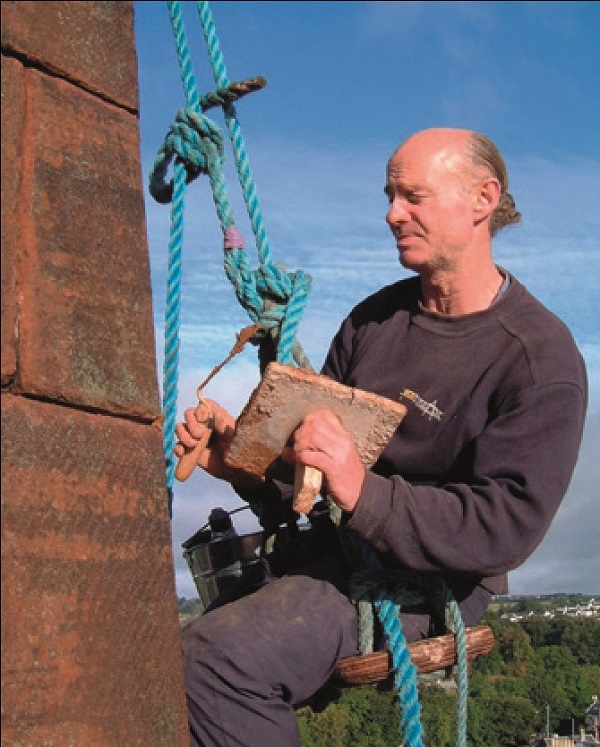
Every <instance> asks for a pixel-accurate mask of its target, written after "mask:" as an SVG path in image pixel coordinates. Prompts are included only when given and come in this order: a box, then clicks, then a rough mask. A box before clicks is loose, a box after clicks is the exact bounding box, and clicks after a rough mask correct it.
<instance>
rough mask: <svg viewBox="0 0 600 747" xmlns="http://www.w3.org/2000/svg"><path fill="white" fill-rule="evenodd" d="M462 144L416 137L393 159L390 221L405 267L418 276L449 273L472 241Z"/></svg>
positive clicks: (389, 170) (389, 175) (389, 187)
mask: <svg viewBox="0 0 600 747" xmlns="http://www.w3.org/2000/svg"><path fill="white" fill-rule="evenodd" d="M462 151H463V148H462V143H460V142H452V141H451V142H450V143H448V140H447V139H446V140H445V141H443V140H441V137H440V136H439V135H438V136H435V135H431V134H426V135H417V136H415V137H413V138H411V139H410V140H408V141H407V142H406V143H405V144H404V145H402V146H401V147H400V148H399V149H398V150H397V151H396V152H395V153H394V154H393V156H392V157H391V158H390V160H389V163H388V168H387V183H386V187H385V192H386V194H387V196H388V199H389V209H388V212H387V215H386V221H387V223H388V225H389V227H390V229H391V231H392V233H393V234H394V237H395V239H396V246H397V247H398V252H399V259H400V262H401V264H402V265H403V266H404V267H406V268H408V269H411V270H414V271H415V272H419V273H422V272H434V271H436V270H447V271H451V270H452V268H453V267H454V266H456V263H457V261H459V260H460V257H461V255H462V254H464V252H465V251H467V250H468V248H469V246H470V243H471V241H472V238H473V227H474V220H473V212H472V209H471V208H472V201H471V198H472V195H471V191H470V190H469V188H468V186H469V173H470V172H469V169H468V167H467V165H466V161H465V158H464V156H463V155H462Z"/></svg>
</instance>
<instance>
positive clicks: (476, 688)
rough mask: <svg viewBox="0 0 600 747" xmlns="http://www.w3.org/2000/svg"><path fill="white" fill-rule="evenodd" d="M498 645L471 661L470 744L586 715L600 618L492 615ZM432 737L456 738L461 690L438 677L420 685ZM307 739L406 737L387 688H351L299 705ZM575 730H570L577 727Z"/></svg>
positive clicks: (445, 746)
mask: <svg viewBox="0 0 600 747" xmlns="http://www.w3.org/2000/svg"><path fill="white" fill-rule="evenodd" d="M483 622H485V624H488V625H490V627H491V628H492V630H493V632H494V638H495V645H494V648H493V650H492V651H491V652H490V654H488V655H487V656H484V657H481V658H480V659H477V660H476V661H474V662H472V664H471V673H470V677H469V704H468V727H467V730H468V744H469V747H517V745H524V744H529V743H530V739H531V736H532V734H533V733H535V732H537V733H545V730H546V715H547V710H546V709H547V708H549V715H550V728H551V730H552V731H558V729H559V726H560V724H561V722H562V723H563V724H564V723H568V724H570V723H571V718H575V719H576V720H577V719H582V718H583V714H584V712H585V710H586V708H587V707H588V706H589V704H590V703H591V701H592V698H593V696H594V695H595V694H597V693H599V692H600V623H599V622H598V620H590V619H583V620H580V619H573V618H568V617H559V618H554V619H551V618H549V617H537V618H536V617H528V618H527V620H526V621H524V622H522V623H514V622H509V621H507V620H504V619H501V618H500V616H499V614H493V613H492V614H489V613H488V615H486V618H485V620H484V621H483ZM419 696H420V702H421V722H422V726H423V734H424V742H425V744H427V745H428V747H429V746H433V747H455V745H456V695H455V694H454V693H453V692H447V691H446V690H444V689H443V688H441V687H437V686H435V685H429V686H423V683H421V684H420V687H419ZM298 717H299V719H298V720H299V724H300V734H301V744H302V747H323V746H324V745H326V747H390V745H398V744H400V731H399V723H400V712H399V707H398V704H397V702H396V699H395V693H394V692H393V690H392V689H391V687H390V686H388V687H387V688H382V687H375V686H363V687H353V688H346V689H345V690H343V691H342V694H341V696H340V697H339V698H338V699H337V700H336V701H335V702H330V703H329V704H328V705H327V706H326V707H323V708H321V709H320V710H313V709H312V708H310V707H306V708H304V709H301V710H300V711H298ZM569 733H570V732H569Z"/></svg>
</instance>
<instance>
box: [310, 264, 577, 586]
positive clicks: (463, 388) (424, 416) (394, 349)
mask: <svg viewBox="0 0 600 747" xmlns="http://www.w3.org/2000/svg"><path fill="white" fill-rule="evenodd" d="M419 298H420V280H419V278H418V277H414V278H409V279H407V280H401V281H399V282H397V283H394V284H393V285H390V286H387V287H385V288H383V289H381V290H380V291H378V292H376V293H375V294H373V295H372V296H370V297H369V298H367V299H365V300H364V301H362V302H361V303H360V304H358V305H357V306H356V307H355V308H354V309H353V310H352V312H351V313H350V314H349V316H348V317H347V318H346V319H345V321H344V322H343V323H342V325H341V326H340V329H339V331H338V333H337V335H336V336H335V338H334V340H333V342H332V344H331V348H330V350H329V353H328V356H327V359H326V361H325V364H324V367H323V369H322V373H324V374H325V375H327V376H330V377H331V378H333V379H335V380H337V381H340V382H343V383H344V384H347V385H349V386H352V387H358V388H360V389H364V390H367V391H371V392H375V393H376V394H379V395H382V396H385V397H389V398H391V399H396V400H400V401H401V402H404V403H405V404H406V406H407V408H408V412H407V415H406V417H405V419H404V421H403V422H402V424H401V426H400V428H399V429H398V431H397V432H396V434H395V436H394V437H393V438H392V440H391V442H390V443H389V445H388V447H387V448H386V449H385V451H384V452H383V454H382V455H381V458H380V459H379V460H378V462H377V463H376V464H375V465H374V467H373V468H372V469H371V470H370V471H369V472H368V473H367V476H366V479H365V482H364V485H363V488H362V492H361V496H360V501H359V503H358V506H357V508H356V510H355V511H354V513H353V514H352V515H351V516H348V517H346V522H345V527H346V530H347V531H352V532H355V533H356V534H357V535H359V536H360V537H362V538H364V539H365V540H368V542H369V543H370V544H371V545H372V546H373V547H374V548H375V549H376V550H377V552H378V553H379V556H380V559H381V560H382V561H383V563H384V564H385V565H386V566H387V567H397V568H409V569H412V570H415V571H420V572H426V573H427V572H433V573H434V574H437V573H441V574H442V575H443V576H444V578H445V579H446V580H447V582H448V583H449V584H450V586H451V587H452V586H454V585H455V584H456V583H459V584H460V583H461V581H466V582H467V583H472V582H475V583H481V584H482V585H483V586H485V587H486V588H487V589H488V590H490V591H491V592H492V593H494V594H501V593H505V592H506V591H507V582H506V573H507V572H508V571H510V570H512V569H514V568H516V567H517V566H519V565H520V564H521V563H523V561H524V560H525V559H526V558H527V557H528V556H529V555H530V554H531V553H532V552H533V550H535V548H536V547H537V546H538V544H539V543H540V542H541V540H542V538H543V537H544V535H545V533H546V531H547V530H548V527H549V526H550V523H551V521H552V519H553V518H554V516H555V514H556V511H557V509H558V507H559V505H560V502H561V500H562V498H563V497H564V495H565V492H566V490H567V487H568V485H569V481H570V479H571V476H572V473H573V470H574V467H575V464H576V460H577V454H578V451H579V446H580V443H581V437H582V431H583V424H584V418H585V411H586V405H587V380H586V373H585V366H584V363H583V360H582V357H581V355H580V353H579V351H578V350H577V347H576V345H575V343H574V341H573V338H572V336H571V334H570V332H569V330H568V329H567V327H566V326H565V325H564V324H563V323H562V322H561V321H560V320H559V319H558V318H557V317H556V316H555V315H553V314H552V313H551V312H550V311H549V310H547V309H546V308H545V307H544V306H542V305H541V304H540V303H539V302H538V301H537V300H536V299H535V298H534V297H533V296H532V295H531V294H530V293H529V292H528V291H527V290H526V288H525V287H524V286H523V285H522V284H521V283H519V282H518V280H516V279H515V278H511V283H510V286H509V288H508V290H507V291H506V292H505V293H504V295H503V296H502V297H501V298H500V299H499V300H498V301H497V302H496V303H495V304H494V305H493V306H491V307H490V308H489V309H487V310H486V311H482V312H478V313H475V314H468V315H465V316H461V317H447V316H442V315H437V314H432V313H428V312H426V311H424V310H423V309H422V308H421V306H420V303H419Z"/></svg>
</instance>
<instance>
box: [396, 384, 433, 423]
mask: <svg viewBox="0 0 600 747" xmlns="http://www.w3.org/2000/svg"><path fill="white" fill-rule="evenodd" d="M399 399H401V400H402V399H407V400H408V401H409V402H412V403H413V405H415V407H416V408H417V409H419V410H420V411H421V414H422V415H426V416H427V417H428V418H429V420H441V419H442V415H443V414H444V413H443V412H442V411H441V410H440V408H439V407H438V406H437V400H435V399H434V400H433V402H427V401H426V400H424V399H423V397H420V396H419V395H418V394H417V393H416V392H413V390H412V389H404V390H403V391H402V392H401V393H400V397H399Z"/></svg>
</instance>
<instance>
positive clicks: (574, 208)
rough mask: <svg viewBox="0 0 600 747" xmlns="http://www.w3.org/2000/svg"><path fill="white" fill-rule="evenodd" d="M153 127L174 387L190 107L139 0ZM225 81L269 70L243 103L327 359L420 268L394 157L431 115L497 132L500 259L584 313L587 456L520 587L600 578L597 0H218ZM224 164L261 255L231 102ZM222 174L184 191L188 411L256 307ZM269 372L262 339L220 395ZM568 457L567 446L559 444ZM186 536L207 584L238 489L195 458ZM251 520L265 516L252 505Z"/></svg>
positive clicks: (309, 324)
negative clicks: (399, 202) (393, 208)
mask: <svg viewBox="0 0 600 747" xmlns="http://www.w3.org/2000/svg"><path fill="white" fill-rule="evenodd" d="M181 6H182V10H183V15H184V19H185V23H186V30H187V35H188V40H189V44H190V50H191V55H192V61H193V69H194V75H195V78H196V82H197V86H198V89H199V91H200V93H205V92H208V91H211V90H214V88H215V84H214V81H213V77H212V71H211V67H210V61H209V56H208V52H207V50H206V47H205V46H204V41H203V37H202V31H201V27H200V23H199V20H198V15H197V12H196V3H194V2H183V3H181ZM134 8H135V27H136V45H137V54H138V66H139V92H140V110H141V117H140V135H141V147H142V167H143V178H144V187H145V200H146V215H147V231H148V244H149V250H150V261H151V271H152V288H153V304H154V315H155V326H156V343H157V369H158V371H157V373H158V377H159V386H160V387H162V361H163V350H164V313H165V298H166V285H167V279H166V278H167V267H168V264H167V263H168V246H169V230H170V226H169V221H170V206H168V205H167V206H165V205H159V204H157V203H156V202H155V201H154V200H153V198H152V197H151V196H150V195H149V193H148V190H147V187H146V185H147V183H148V176H149V173H150V171H151V169H152V165H153V163H154V160H155V158H156V156H157V154H158V152H159V149H160V148H161V146H162V144H163V141H164V137H165V135H166V133H167V131H168V129H169V127H170V125H171V123H172V122H173V121H174V119H175V115H176V112H177V110H178V109H179V108H181V107H184V106H185V104H186V97H185V90H184V87H183V84H182V82H181V78H180V74H179V67H178V61H177V52H176V48H175V43H174V40H173V34H172V31H171V27H170V21H169V16H168V12H167V4H166V3H165V2H135V3H134ZM211 9H212V13H213V20H214V23H215V26H216V31H217V37H218V40H219V44H220V48H221V51H222V52H223V55H224V59H225V65H226V70H227V74H228V77H229V79H230V80H231V81H239V80H243V79H246V78H252V77H255V76H258V75H262V76H264V77H265V78H266V79H267V86H266V88H264V89H263V90H262V91H260V92H257V93H254V94H252V95H249V96H247V97H245V98H244V99H242V100H241V101H240V102H238V103H237V105H236V110H237V114H238V119H239V122H240V125H241V130H242V134H243V137H244V140H245V144H246V150H247V154H248V157H249V161H250V165H251V168H252V173H253V178H254V182H255V184H256V189H257V194H258V199H259V206H260V210H261V212H262V215H263V218H264V222H265V227H266V232H267V236H268V239H269V246H270V249H271V254H272V257H273V260H274V261H276V262H281V263H282V264H283V265H284V266H285V268H286V269H287V270H289V271H294V270H303V271H304V272H306V273H308V274H309V275H310V276H311V278H312V289H311V293H310V296H309V300H308V303H307V306H306V309H305V311H304V312H303V315H302V321H301V324H300V328H299V331H298V338H297V339H298V341H299V342H300V344H301V345H302V347H303V349H304V351H305V352H306V354H307V355H308V357H309V359H310V361H311V362H312V364H313V366H314V367H315V368H319V367H320V365H321V363H322V361H323V359H324V356H325V354H326V351H327V347H328V344H329V341H330V338H331V336H332V335H333V334H334V332H335V331H336V329H337V327H338V325H339V323H340V321H341V320H342V318H343V316H345V314H346V313H347V312H348V311H349V310H350V308H351V307H352V306H353V305H354V304H355V303H356V302H357V301H359V300H360V299H361V298H362V297H364V296H365V295H366V294H367V293H370V292H372V291H373V290H375V289H376V288H378V287H380V286H382V285H384V284H387V283H389V282H391V281H393V280H395V279H397V278H399V277H402V276H404V275H405V274H406V273H405V271H404V270H403V269H402V268H401V267H400V265H399V264H398V262H397V253H396V250H395V245H394V242H393V240H392V237H391V234H390V233H389V230H388V229H387V226H386V224H385V220H384V216H385V210H386V199H385V197H384V195H383V185H384V178H385V164H386V161H387V159H388V157H389V155H390V154H391V152H392V151H393V150H394V149H395V147H396V146H397V145H398V144H399V143H400V142H401V141H402V140H404V139H405V138H406V137H407V136H408V135H410V134H411V133H413V132H415V131H416V130H419V129H422V128H425V127H438V126H449V127H465V128H470V129H475V130H479V131H480V132H483V133H484V134H486V135H487V136H488V137H491V138H492V140H494V141H495V143H496V144H497V145H498V147H499V148H500V150H501V152H502V153H503V155H504V157H505V160H506V162H507V165H508V169H509V175H510V191H511V193H512V194H513V196H514V197H515V200H516V203H517V207H518V209H519V210H520V211H521V213H522V214H523V221H522V224H521V225H520V226H518V227H513V228H510V229H508V230H505V231H504V232H502V233H501V234H500V235H499V236H498V237H497V239H496V240H495V244H494V246H495V248H494V254H495V258H496V261H497V262H498V264H500V265H502V266H504V267H506V268H507V269H509V270H510V271H511V272H512V273H513V274H515V275H516V276H517V277H518V278H519V279H520V280H521V281H522V282H523V283H524V284H525V285H526V286H527V287H528V288H529V289H530V290H531V291H532V292H533V293H534V294H535V295H537V297H538V298H539V299H540V300H541V301H542V302H543V303H544V304H545V305H546V306H548V307H549V308H550V309H551V310H552V311H554V312H555V313H556V314H557V315H558V316H559V317H561V318H562V319H563V320H564V321H565V322H566V323H567V324H568V326H569V327H570V328H571V330H572V332H573V335H574V337H575V339H576V342H577V343H578V345H579V348H580V350H581V352H582V354H583V356H584V358H585V360H586V364H587V367H588V374H589V379H590V406H589V415H588V421H587V426H586V432H585V436H584V442H583V446H582V451H581V455H580V459H579V463H578V466H577V469H576V471H575V474H574V476H573V480H572V484H571V487H570V489H569V492H568V494H567V496H566V498H565V500H564V502H563V505H562V506H561V509H560V510H559V513H558V515H557V517H556V520H555V522H554V524H553V526H552V528H551V529H550V531H549V533H548V535H547V536H546V538H545V539H544V541H543V542H542V544H541V545H540V547H539V548H538V549H537V550H536V551H535V553H534V554H533V555H532V556H531V558H530V559H529V560H528V561H527V562H526V563H525V564H524V565H523V566H522V567H521V568H519V569H517V570H516V571H514V572H513V573H511V574H510V586H511V591H512V592H513V593H515V594H537V593H540V594H544V593H552V592H562V591H573V592H581V593H587V594H600V542H598V527H599V526H600V507H599V504H600V489H599V487H598V486H599V485H600V467H599V464H600V459H599V458H598V455H599V454H600V450H599V445H600V324H599V321H600V318H599V317H600V313H599V311H598V307H599V304H598V286H599V278H600V238H599V237H600V209H599V208H598V192H599V191H600V140H599V137H598V129H599V126H600V125H599V123H600V90H599V88H600V84H599V81H600V46H599V44H598V39H599V38H600V3H598V2H510V3H508V2H213V3H212V4H211ZM207 116H209V117H210V118H211V119H213V121H214V122H215V123H216V124H217V125H218V126H219V127H221V128H222V130H223V134H224V136H225V139H226V155H225V159H226V160H225V165H224V168H225V175H226V180H227V190H228V197H229V200H230V202H231V204H232V205H233V208H234V211H235V216H236V222H237V225H238V227H239V228H240V229H241V230H242V233H243V234H244V236H245V238H246V248H247V250H248V253H249V258H250V261H251V264H252V266H253V267H257V266H258V255H257V251H256V245H255V243H254V237H253V233H252V229H251V227H250V224H249V222H248V218H247V214H246V208H245V206H244V202H243V199H242V196H241V191H240V187H239V183H238V179H237V173H236V170H235V163H234V159H233V155H232V151H231V147H230V146H229V141H228V136H227V130H226V128H225V125H224V120H223V118H222V115H221V112H220V111H218V110H210V111H209V112H207ZM221 246H222V238H221V229H220V225H219V222H218V218H217V214H216V211H215V207H214V203H213V200H212V195H211V191H210V186H209V183H208V180H207V179H206V177H200V178H198V179H197V180H195V181H194V182H192V183H191V184H190V185H189V187H188V188H187V190H186V198H185V222H184V239H183V249H182V287H181V293H182V297H181V316H180V338H181V348H180V354H179V382H178V390H179V405H178V407H179V412H180V413H182V412H183V410H184V409H185V408H186V407H188V406H193V405H194V404H195V402H196V389H197V386H198V384H199V383H200V382H201V381H202V380H203V379H204V377H205V376H206V375H207V373H208V372H209V371H210V370H211V369H212V368H213V367H214V366H216V365H217V364H219V363H220V362H221V361H222V360H223V359H224V358H225V357H226V355H227V354H228V352H229V350H230V349H231V347H232V345H233V344H234V342H235V335H236V333H237V332H239V330H240V329H241V328H242V327H244V326H246V325H247V324H249V323H250V319H249V317H248V314H247V312H246V311H245V310H244V309H243V308H242V307H241V306H240V304H239V303H238V301H237V299H236V298H235V295H234V291H233V287H232V286H231V284H230V282H229V280H228V279H227V277H226V275H225V271H224V268H223V254H222V249H221ZM257 381H258V363H257V356H256V348H255V347H253V346H251V345H249V346H247V347H246V349H245V350H244V352H243V353H241V354H240V355H238V356H237V357H236V358H235V359H234V360H233V361H232V362H231V363H229V364H227V365H226V366H225V367H224V368H223V369H222V370H221V371H220V373H219V374H218V375H217V377H216V378H215V379H213V381H212V382H211V383H210V384H209V385H208V387H207V388H206V390H205V394H206V396H208V397H212V398H214V399H217V400H219V401H220V402H222V403H223V404H224V405H226V406H227V407H228V408H229V409H230V410H231V411H232V412H233V413H234V414H237V413H239V411H240V410H241V408H242V407H243V405H244V404H245V402H246V401H247V399H248V396H249V395H250V393H251V391H252V389H253V388H254V386H255V385H256V383H257ZM559 456H560V455H557V458H559ZM174 487H175V496H174V505H173V522H172V530H173V552H174V558H175V568H176V576H177V590H178V594H179V595H180V596H186V597H188V598H189V597H194V596H196V590H195V587H194V584H193V581H192V578H191V575H190V573H189V570H188V568H187V565H186V563H185V560H184V559H183V556H182V551H181V543H182V542H183V541H184V540H185V539H187V538H188V537H189V536H190V535H192V534H193V533H194V532H195V531H196V530H197V529H198V528H199V527H200V526H201V525H203V524H204V523H205V521H206V519H207V516H208V513H209V511H210V509H211V508H212V507H213V506H224V507H225V508H227V509H230V510H231V509H234V508H239V507H240V506H241V505H242V504H241V502H240V499H239V498H238V497H237V495H235V493H233V491H232V490H231V489H230V488H229V486H226V485H224V484H222V483H219V482H217V481H215V480H213V479H212V478H209V477H207V476H206V475H204V474H202V473H201V472H200V471H199V470H197V471H196V473H195V474H194V475H192V477H190V479H189V480H188V481H187V482H185V483H177V482H176V483H175V486H174ZM234 519H235V523H236V526H237V529H238V531H239V532H240V533H244V532H248V531H255V530H256V529H257V526H256V524H255V523H254V521H253V519H252V517H251V515H250V513H249V512H248V511H242V512H241V513H239V514H236V515H235V517H234Z"/></svg>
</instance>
